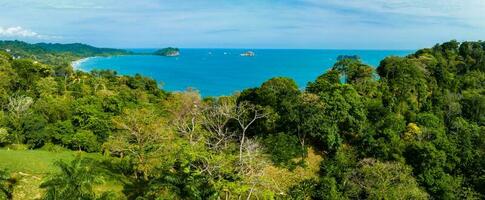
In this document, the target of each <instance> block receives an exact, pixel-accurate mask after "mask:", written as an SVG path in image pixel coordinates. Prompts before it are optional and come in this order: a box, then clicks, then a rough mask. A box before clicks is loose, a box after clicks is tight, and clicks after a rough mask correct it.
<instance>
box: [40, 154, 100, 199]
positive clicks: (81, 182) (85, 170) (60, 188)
mask: <svg viewBox="0 0 485 200" xmlns="http://www.w3.org/2000/svg"><path fill="white" fill-rule="evenodd" d="M92 165H93V162H92V161H90V160H88V159H83V158H80V157H78V158H76V159H74V160H72V161H71V162H69V163H66V162H62V161H59V162H56V166H57V167H59V169H60V172H59V173H55V174H53V175H52V176H50V177H49V178H48V179H47V180H46V181H44V182H43V183H42V184H41V185H40V187H41V188H44V189H45V190H46V192H45V194H44V196H43V197H42V199H49V200H50V199H86V200H89V199H97V198H96V194H95V192H94V190H93V185H94V184H97V183H100V181H101V179H100V177H99V172H96V171H95V170H96V169H95V168H94V167H93V166H92ZM102 198H107V195H102Z"/></svg>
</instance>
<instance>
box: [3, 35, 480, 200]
mask: <svg viewBox="0 0 485 200" xmlns="http://www.w3.org/2000/svg"><path fill="white" fill-rule="evenodd" d="M20 44H21V43H20ZM0 46H1V45H0ZM42 46H43V45H42V44H39V47H38V48H42V49H44V50H40V49H39V50H36V49H37V47H36V48H35V49H33V48H31V47H26V49H24V52H26V53H32V55H31V56H22V57H23V58H30V59H14V57H13V55H11V54H9V53H7V52H2V53H0V105H1V107H0V146H1V147H2V148H1V149H0V150H2V151H5V152H6V153H5V154H6V155H11V154H14V153H16V152H21V151H27V152H30V153H32V152H34V153H39V155H40V153H43V154H42V155H44V154H45V153H46V152H54V153H57V154H62V153H66V152H67V153H72V154H75V155H74V156H73V157H72V158H70V159H64V160H58V161H55V165H54V166H55V170H54V171H52V172H51V173H48V174H44V175H42V176H41V175H39V176H37V177H36V178H38V179H39V184H38V185H36V186H35V188H34V189H35V190H39V191H40V193H39V197H38V198H41V199H66V200H69V199H302V200H304V199H484V198H485V42H462V43H460V42H457V41H450V42H446V43H443V44H438V45H436V46H434V47H432V48H426V49H421V50H418V51H416V52H415V53H414V54H411V55H408V56H406V57H388V58H385V59H384V60H383V61H382V62H381V63H380V65H379V66H378V67H377V68H375V67H372V66H369V65H366V64H364V63H362V62H361V61H360V60H359V59H354V58H346V59H341V60H340V61H338V62H337V63H336V64H335V65H334V66H333V67H332V68H331V69H330V70H328V71H326V72H324V71H322V73H323V74H322V75H321V76H319V77H318V78H317V79H316V80H314V81H312V82H309V83H308V84H307V86H306V88H305V89H304V90H300V89H299V87H298V86H297V85H296V83H295V82H294V81H293V80H292V79H289V78H284V77H277V78H273V79H270V80H268V81H266V82H264V83H263V84H262V85H261V86H260V87H256V88H249V89H246V90H243V91H242V92H240V93H237V94H234V95H232V96H223V97H207V98H202V97H201V96H200V95H199V94H198V92H197V91H194V90H188V91H185V92H166V91H163V90H162V89H160V87H159V85H158V84H157V82H156V81H154V80H152V79H150V78H147V77H142V76H139V75H136V76H122V75H118V74H116V72H114V71H92V72H89V73H87V72H82V71H74V70H72V69H71V68H70V66H68V65H66V66H63V67H59V66H53V63H54V64H55V63H56V62H57V61H56V60H62V57H63V56H65V55H66V53H56V51H58V50H57V49H58V48H57V47H56V46H52V47H50V48H45V47H42ZM45 49H49V50H45ZM45 51H48V52H50V53H49V55H51V56H52V57H55V58H53V59H52V60H54V61H55V62H53V61H52V60H51V61H48V60H49V59H40V60H35V58H37V56H36V53H37V52H40V54H41V55H45ZM98 53H99V52H98ZM111 53H113V52H111ZM80 55H81V54H80ZM67 59H68V58H66V60H67ZM46 61H47V62H46ZM1 155H3V154H0V159H1ZM16 159H21V158H20V157H18V158H16ZM13 161H14V160H13V159H12V160H11V162H13ZM3 162H5V161H3ZM7 162H9V161H7ZM0 166H1V165H0ZM23 177H25V176H22V174H21V173H20V175H19V173H18V172H16V171H15V169H12V168H5V169H0V199H1V198H6V199H19V198H18V197H16V195H17V193H18V191H19V190H20V189H19V188H21V187H19V186H18V185H19V184H23V182H25V180H24V179H23ZM31 185H33V184H31ZM34 189H33V190H34Z"/></svg>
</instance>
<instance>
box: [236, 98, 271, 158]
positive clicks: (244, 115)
mask: <svg viewBox="0 0 485 200" xmlns="http://www.w3.org/2000/svg"><path fill="white" fill-rule="evenodd" d="M265 116H266V114H265V112H264V111H262V110H260V108H258V107H257V106H255V105H253V104H250V103H249V102H247V101H243V102H241V103H239V104H238V105H237V106H236V107H235V108H234V109H233V111H232V112H231V113H230V117H231V118H232V119H234V120H235V121H236V123H237V124H238V126H239V128H240V129H241V133H240V134H241V135H240V139H239V162H242V161H243V147H244V145H245V144H244V142H245V141H246V131H247V130H248V129H249V127H250V126H251V125H252V124H253V123H254V122H256V120H258V119H261V118H264V117H265Z"/></svg>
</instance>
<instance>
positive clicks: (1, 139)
mask: <svg viewBox="0 0 485 200" xmlns="http://www.w3.org/2000/svg"><path fill="white" fill-rule="evenodd" d="M7 144H10V136H9V135H8V131H7V129H6V128H0V146H4V145H7Z"/></svg>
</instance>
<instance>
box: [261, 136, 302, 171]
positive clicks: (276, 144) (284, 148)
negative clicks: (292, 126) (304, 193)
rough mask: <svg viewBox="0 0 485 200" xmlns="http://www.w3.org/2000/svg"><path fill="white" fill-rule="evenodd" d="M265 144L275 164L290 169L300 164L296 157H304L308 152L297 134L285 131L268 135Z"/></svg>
mask: <svg viewBox="0 0 485 200" xmlns="http://www.w3.org/2000/svg"><path fill="white" fill-rule="evenodd" d="M263 144H264V146H265V147H266V151H267V152H268V153H269V154H271V160H272V161H273V162H274V163H275V164H277V165H280V166H286V167H288V168H290V169H293V168H295V167H296V165H297V164H298V163H297V162H295V161H294V159H295V158H298V157H302V156H304V154H305V153H306V147H302V145H301V144H300V142H299V140H298V137H297V136H295V135H289V134H285V133H278V134H273V135H268V136H267V137H266V138H265V139H264V142H263Z"/></svg>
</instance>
